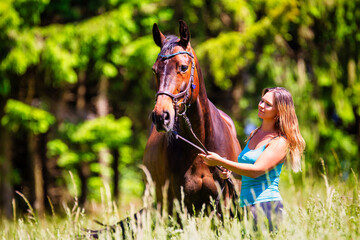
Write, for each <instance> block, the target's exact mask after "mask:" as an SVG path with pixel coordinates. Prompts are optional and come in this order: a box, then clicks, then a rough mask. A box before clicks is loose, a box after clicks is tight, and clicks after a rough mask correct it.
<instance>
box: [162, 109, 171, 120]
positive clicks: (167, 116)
mask: <svg viewBox="0 0 360 240" xmlns="http://www.w3.org/2000/svg"><path fill="white" fill-rule="evenodd" d="M163 118H164V120H165V121H169V120H170V114H169V112H167V111H166V112H164V113H163Z"/></svg>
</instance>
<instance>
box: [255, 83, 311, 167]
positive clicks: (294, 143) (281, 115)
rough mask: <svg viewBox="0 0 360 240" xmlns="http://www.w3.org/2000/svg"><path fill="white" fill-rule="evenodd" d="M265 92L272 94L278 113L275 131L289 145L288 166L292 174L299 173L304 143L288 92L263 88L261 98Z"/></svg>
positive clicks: (280, 88) (281, 89) (276, 88)
mask: <svg viewBox="0 0 360 240" xmlns="http://www.w3.org/2000/svg"><path fill="white" fill-rule="evenodd" d="M267 92H273V93H274V99H275V107H276V109H277V111H278V115H277V117H276V122H275V129H276V130H277V131H278V133H279V134H280V135H283V136H285V137H286V139H287V141H288V144H289V155H290V166H291V168H292V170H293V171H294V172H299V171H301V156H302V154H303V151H304V149H305V141H304V138H303V137H302V136H301V133H300V130H299V123H298V119H297V116H296V113H295V106H294V101H293V98H292V96H291V94H290V92H289V91H288V90H286V89H285V88H282V87H275V88H265V89H264V90H263V91H262V96H264V95H265V94H266V93H267Z"/></svg>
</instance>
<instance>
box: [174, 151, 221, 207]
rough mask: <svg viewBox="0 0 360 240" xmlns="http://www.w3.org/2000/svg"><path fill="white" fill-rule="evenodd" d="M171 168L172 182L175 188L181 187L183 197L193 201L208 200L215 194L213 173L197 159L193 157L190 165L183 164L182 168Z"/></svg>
mask: <svg viewBox="0 0 360 240" xmlns="http://www.w3.org/2000/svg"><path fill="white" fill-rule="evenodd" d="M173 166H177V167H174V168H173V174H174V177H175V178H176V181H175V182H174V183H175V184H176V185H177V186H176V187H177V188H181V187H183V190H184V193H185V197H188V198H191V200H192V201H194V200H195V199H199V201H203V200H204V199H203V200H201V199H202V198H205V199H206V198H209V195H214V194H216V192H217V189H216V185H215V181H214V176H213V173H212V172H211V171H210V169H209V167H208V166H207V165H205V164H204V163H203V162H202V161H201V159H200V158H199V157H195V158H194V159H193V160H192V161H191V163H188V164H183V165H182V167H181V166H178V165H177V164H174V165H173Z"/></svg>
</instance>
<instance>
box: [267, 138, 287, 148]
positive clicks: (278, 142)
mask: <svg viewBox="0 0 360 240" xmlns="http://www.w3.org/2000/svg"><path fill="white" fill-rule="evenodd" d="M270 145H271V146H273V147H285V148H287V147H288V146H289V141H288V139H287V138H286V136H285V135H279V136H276V137H274V138H273V139H272V140H271V141H270V142H269V144H268V146H270Z"/></svg>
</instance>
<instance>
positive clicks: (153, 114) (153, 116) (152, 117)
mask: <svg viewBox="0 0 360 240" xmlns="http://www.w3.org/2000/svg"><path fill="white" fill-rule="evenodd" d="M151 120H152V122H153V123H155V121H156V116H155V113H154V112H152V113H151Z"/></svg>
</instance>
